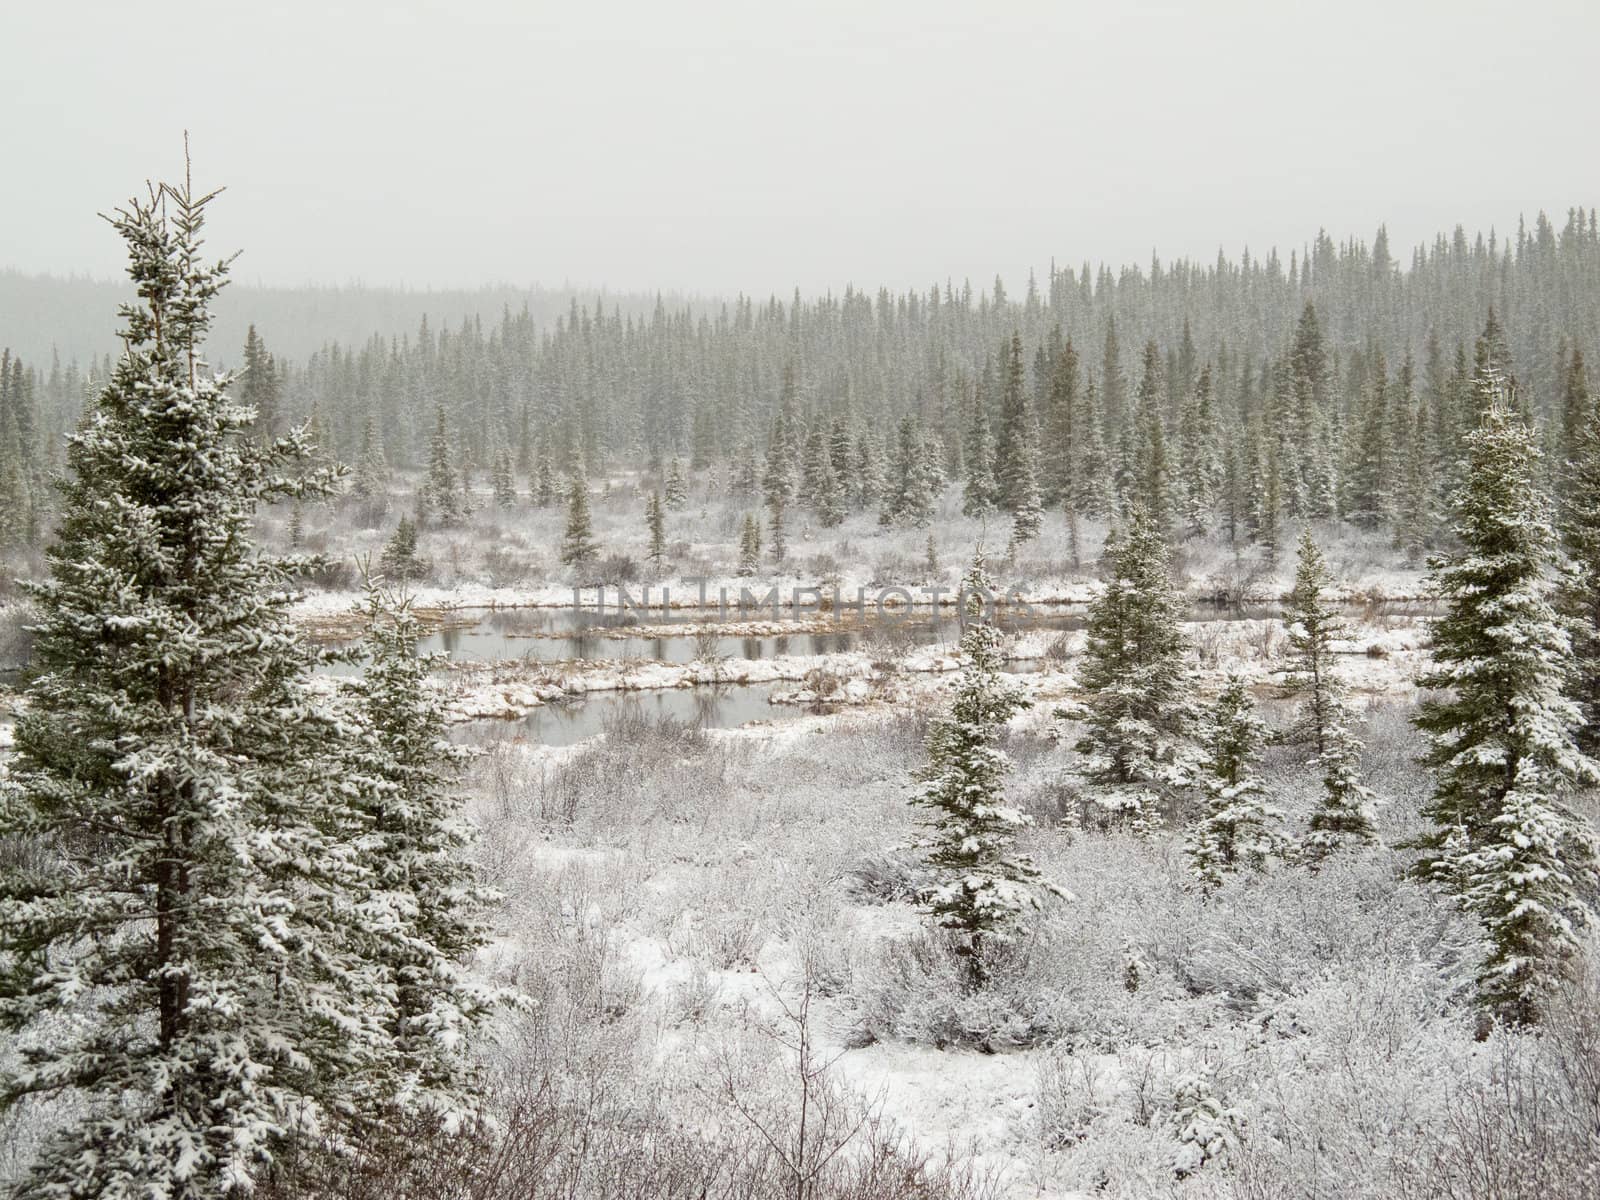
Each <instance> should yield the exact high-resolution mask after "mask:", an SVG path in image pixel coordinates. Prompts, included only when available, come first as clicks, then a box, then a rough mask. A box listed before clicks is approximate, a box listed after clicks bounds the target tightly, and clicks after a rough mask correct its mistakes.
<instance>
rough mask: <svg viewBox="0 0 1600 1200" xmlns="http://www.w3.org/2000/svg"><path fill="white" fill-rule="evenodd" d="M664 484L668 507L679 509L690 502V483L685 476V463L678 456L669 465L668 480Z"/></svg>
mask: <svg viewBox="0 0 1600 1200" xmlns="http://www.w3.org/2000/svg"><path fill="white" fill-rule="evenodd" d="M663 486H664V488H665V493H666V494H665V500H666V505H667V507H668V508H671V509H679V508H682V507H683V506H684V505H686V504H688V503H689V485H688V484H687V483H686V482H685V481H684V478H683V463H681V462H680V461H679V460H678V459H677V458H674V459H673V460H672V463H671V465H670V466H668V468H667V482H666V483H665V484H664V485H663Z"/></svg>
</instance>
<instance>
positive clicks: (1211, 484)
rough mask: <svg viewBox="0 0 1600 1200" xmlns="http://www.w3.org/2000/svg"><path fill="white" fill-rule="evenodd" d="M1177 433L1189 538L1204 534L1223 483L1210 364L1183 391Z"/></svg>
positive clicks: (1184, 512)
mask: <svg viewBox="0 0 1600 1200" xmlns="http://www.w3.org/2000/svg"><path fill="white" fill-rule="evenodd" d="M1179 436H1180V439H1181V440H1180V447H1181V449H1180V462H1179V471H1180V474H1181V476H1182V480H1181V482H1182V491H1183V528H1184V532H1185V534H1186V536H1188V537H1192V538H1195V537H1203V536H1204V535H1205V532H1206V529H1207V528H1208V527H1209V525H1210V524H1211V517H1212V513H1213V512H1214V511H1215V509H1216V504H1217V494H1218V492H1219V490H1220V489H1221V485H1222V468H1221V464H1220V459H1219V451H1218V447H1217V427H1216V414H1215V411H1214V409H1213V405H1212V386H1211V364H1209V363H1207V364H1206V366H1205V368H1204V369H1203V370H1202V371H1201V372H1200V377H1199V378H1198V379H1197V380H1196V381H1195V385H1194V388H1193V389H1192V390H1191V391H1189V392H1186V393H1185V398H1184V404H1183V411H1182V414H1181V416H1180V419H1179Z"/></svg>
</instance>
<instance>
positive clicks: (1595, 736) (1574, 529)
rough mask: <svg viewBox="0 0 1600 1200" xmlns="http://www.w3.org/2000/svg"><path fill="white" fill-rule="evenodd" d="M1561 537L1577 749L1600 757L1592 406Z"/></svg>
mask: <svg viewBox="0 0 1600 1200" xmlns="http://www.w3.org/2000/svg"><path fill="white" fill-rule="evenodd" d="M1561 538H1562V542H1563V548H1564V549H1565V551H1566V554H1567V558H1568V566H1567V569H1566V571H1565V573H1564V574H1563V576H1562V579H1561V587H1560V590H1559V592H1558V593H1557V601H1558V605H1559V608H1560V611H1561V615H1562V616H1563V617H1565V618H1566V620H1567V623H1568V633H1569V635H1570V637H1571V639H1572V658H1571V665H1572V675H1571V683H1570V685H1569V688H1568V691H1569V694H1570V695H1571V696H1572V698H1573V699H1574V700H1575V701H1577V703H1578V707H1579V712H1580V713H1581V714H1582V717H1583V720H1582V723H1581V724H1580V725H1579V727H1578V730H1577V735H1576V736H1577V739H1578V745H1579V746H1580V747H1581V748H1582V749H1583V752H1584V753H1585V754H1589V755H1594V754H1597V753H1600V407H1597V406H1594V405H1591V406H1590V407H1589V411H1588V412H1587V414H1586V415H1585V416H1584V419H1583V422H1582V424H1581V425H1580V426H1579V427H1578V429H1577V431H1576V433H1575V434H1574V435H1573V442H1572V449H1571V451H1570V457H1569V458H1568V460H1567V489H1566V501H1565V503H1564V504H1563V505H1562V519H1561Z"/></svg>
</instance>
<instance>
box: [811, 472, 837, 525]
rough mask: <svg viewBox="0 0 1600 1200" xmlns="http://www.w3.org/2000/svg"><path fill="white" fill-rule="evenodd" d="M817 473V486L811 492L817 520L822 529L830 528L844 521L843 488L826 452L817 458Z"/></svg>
mask: <svg viewBox="0 0 1600 1200" xmlns="http://www.w3.org/2000/svg"><path fill="white" fill-rule="evenodd" d="M817 473H818V474H817V487H816V491H815V492H814V493H813V494H812V498H813V501H814V503H815V504H816V506H817V520H819V521H821V522H822V527H823V528H824V529H832V528H834V527H835V526H837V525H840V524H842V523H843V522H844V489H843V486H842V485H841V484H840V483H839V477H838V475H836V474H835V473H834V470H833V460H832V459H831V458H829V457H828V456H827V455H826V454H824V455H823V456H821V458H820V459H819V460H818V465H817Z"/></svg>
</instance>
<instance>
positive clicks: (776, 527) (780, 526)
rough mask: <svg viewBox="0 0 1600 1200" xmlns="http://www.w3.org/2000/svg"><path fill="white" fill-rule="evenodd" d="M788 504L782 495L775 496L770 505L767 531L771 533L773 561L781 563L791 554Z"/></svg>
mask: <svg viewBox="0 0 1600 1200" xmlns="http://www.w3.org/2000/svg"><path fill="white" fill-rule="evenodd" d="M787 506H788V501H786V500H785V499H784V498H783V497H782V496H780V495H775V496H773V498H772V501H771V503H770V505H769V506H768V507H769V512H768V515H767V532H768V533H769V534H770V535H771V543H770V544H771V546H772V561H773V562H775V563H779V564H781V563H782V562H783V560H784V559H785V558H787V557H788V554H789V527H788V524H787V522H786V520H785V509H786V508H787Z"/></svg>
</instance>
